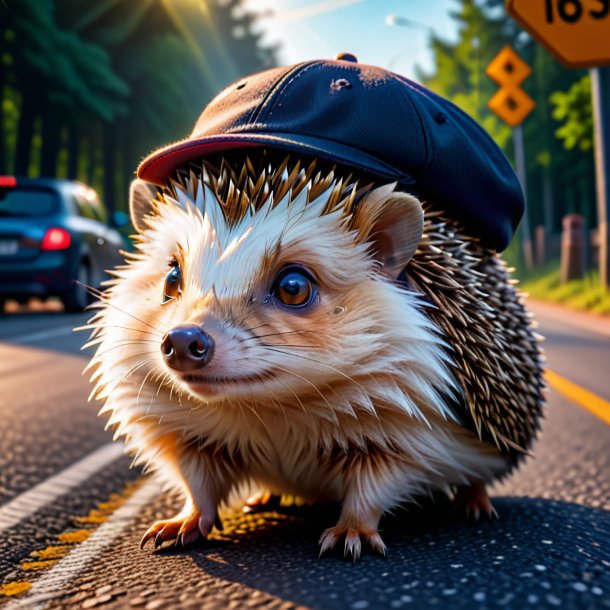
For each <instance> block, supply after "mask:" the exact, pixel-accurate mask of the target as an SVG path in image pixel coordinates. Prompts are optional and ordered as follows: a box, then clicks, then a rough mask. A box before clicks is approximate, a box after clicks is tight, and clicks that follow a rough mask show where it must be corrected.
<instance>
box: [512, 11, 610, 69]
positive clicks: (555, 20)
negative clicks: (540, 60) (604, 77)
mask: <svg viewBox="0 0 610 610" xmlns="http://www.w3.org/2000/svg"><path fill="white" fill-rule="evenodd" d="M506 11H507V12H508V14H509V15H511V17H513V19H515V20H516V21H517V22H518V23H519V24H520V25H521V27H523V28H524V29H525V30H527V31H528V32H529V33H530V34H531V35H532V36H533V37H534V38H536V40H538V41H539V42H540V43H541V44H543V45H544V46H545V47H546V48H547V49H548V50H549V51H550V52H551V53H553V54H554V55H555V57H557V59H559V61H561V62H562V63H564V64H565V65H567V66H569V67H572V68H591V67H594V66H599V65H603V64H610V0H507V1H506Z"/></svg>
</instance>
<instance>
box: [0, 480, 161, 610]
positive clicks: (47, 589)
mask: <svg viewBox="0 0 610 610" xmlns="http://www.w3.org/2000/svg"><path fill="white" fill-rule="evenodd" d="M160 493H161V486H160V484H159V483H157V481H154V480H150V481H148V482H146V483H145V484H144V485H143V486H142V487H140V489H138V490H137V491H136V492H135V493H134V494H133V496H131V498H129V500H127V502H125V504H123V506H121V508H119V509H117V510H116V511H115V512H114V513H113V514H112V516H111V517H110V518H109V519H108V521H106V522H105V523H104V524H103V525H101V526H100V527H99V528H98V529H96V530H95V531H94V532H93V533H92V534H91V536H89V538H87V539H86V540H85V541H84V542H81V543H80V544H79V545H78V546H76V547H75V548H74V550H73V551H72V552H71V553H69V554H68V555H66V556H65V557H64V558H63V559H61V560H60V561H59V562H58V563H57V564H55V565H54V566H53V567H52V568H51V569H50V570H49V571H48V572H46V573H45V574H44V576H42V577H41V578H39V579H38V580H37V581H35V582H34V585H33V586H32V588H31V589H30V590H29V591H28V593H27V595H25V596H24V597H22V598H20V599H16V600H14V601H13V602H12V603H10V604H8V605H7V606H5V607H4V610H16V609H17V608H30V609H36V610H42V608H44V607H45V605H46V602H50V601H51V600H52V599H54V598H56V597H57V595H58V594H61V592H62V590H64V587H65V586H66V585H67V584H68V583H69V582H71V581H72V580H74V579H75V578H76V577H77V576H78V575H79V574H80V573H81V572H82V571H83V570H84V569H85V568H86V567H87V565H88V564H89V563H90V562H91V561H93V560H94V559H95V558H96V557H97V556H98V555H99V554H100V553H101V552H102V551H103V550H104V549H105V548H106V547H107V546H109V545H110V544H112V542H113V541H114V540H115V539H116V538H117V537H118V536H119V535H120V534H121V533H122V532H123V531H124V530H125V528H127V527H128V526H129V524H130V523H131V522H132V521H133V520H134V519H135V518H136V517H137V516H138V514H139V513H140V511H141V510H142V509H143V508H144V507H145V506H147V505H148V504H150V502H151V501H152V500H154V498H155V497H156V496H158V495H159V494H160Z"/></svg>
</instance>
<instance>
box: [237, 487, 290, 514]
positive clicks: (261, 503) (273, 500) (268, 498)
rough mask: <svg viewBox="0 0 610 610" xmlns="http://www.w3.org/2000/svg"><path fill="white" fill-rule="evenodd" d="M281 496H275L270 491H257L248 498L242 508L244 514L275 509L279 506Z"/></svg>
mask: <svg viewBox="0 0 610 610" xmlns="http://www.w3.org/2000/svg"><path fill="white" fill-rule="evenodd" d="M280 501H281V496H276V495H275V494H272V493H271V492H270V491H259V492H258V493H256V494H254V495H253V496H250V497H249V498H248V499H247V500H246V502H245V504H244V506H243V508H242V511H243V512H244V513H246V514H247V513H255V512H258V511H260V510H265V509H273V508H277V507H278V506H279V505H280Z"/></svg>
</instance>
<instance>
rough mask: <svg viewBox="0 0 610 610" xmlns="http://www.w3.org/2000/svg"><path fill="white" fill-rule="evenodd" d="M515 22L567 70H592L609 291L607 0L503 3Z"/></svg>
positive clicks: (602, 256) (602, 258)
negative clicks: (566, 67) (604, 66)
mask: <svg viewBox="0 0 610 610" xmlns="http://www.w3.org/2000/svg"><path fill="white" fill-rule="evenodd" d="M506 10H507V12H508V14H509V15H511V16H512V17H513V18H514V19H515V21H517V22H518V23H519V24H520V25H521V26H522V27H523V28H524V29H525V30H527V31H528V32H529V33H530V34H531V35H532V36H533V37H534V38H536V40H538V42H540V43H541V44H542V45H544V46H545V47H546V48H547V49H548V50H549V51H550V52H551V53H553V55H555V57H557V59H558V60H559V61H560V62H561V63H563V64H564V65H566V66H568V67H570V68H592V70H591V81H592V86H593V91H592V95H593V111H594V125H595V173H596V180H597V210H598V223H599V274H600V280H601V284H602V286H604V287H605V288H610V227H609V222H610V68H601V67H597V66H603V65H606V64H609V65H610V0H506Z"/></svg>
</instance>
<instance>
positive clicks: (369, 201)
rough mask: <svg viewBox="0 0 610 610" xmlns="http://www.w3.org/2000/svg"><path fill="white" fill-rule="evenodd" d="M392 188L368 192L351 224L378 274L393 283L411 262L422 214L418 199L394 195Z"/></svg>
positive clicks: (415, 248) (401, 194)
mask: <svg viewBox="0 0 610 610" xmlns="http://www.w3.org/2000/svg"><path fill="white" fill-rule="evenodd" d="M394 186H395V185H393V184H390V185H387V186H382V187H379V188H376V189H375V190H373V191H371V192H370V193H369V194H368V195H367V196H366V197H365V198H364V199H363V200H362V201H361V202H360V203H359V204H358V206H357V208H356V213H355V218H354V224H355V228H356V229H357V230H358V232H359V234H360V239H361V240H362V241H366V242H369V243H370V244H371V247H372V251H373V257H374V258H375V259H376V260H378V261H379V262H380V263H381V271H382V272H383V273H384V274H385V275H387V276H389V277H391V278H392V279H396V278H397V277H398V276H399V275H400V273H401V271H402V270H403V269H404V268H405V267H406V266H407V263H408V262H409V261H410V260H411V258H412V257H413V255H414V254H415V251H416V250H417V247H418V246H419V243H420V241H421V238H422V234H423V231H424V212H423V210H422V206H421V203H420V202H419V200H418V199H416V198H415V197H413V196H412V195H408V194H407V193H400V192H396V191H394Z"/></svg>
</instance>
